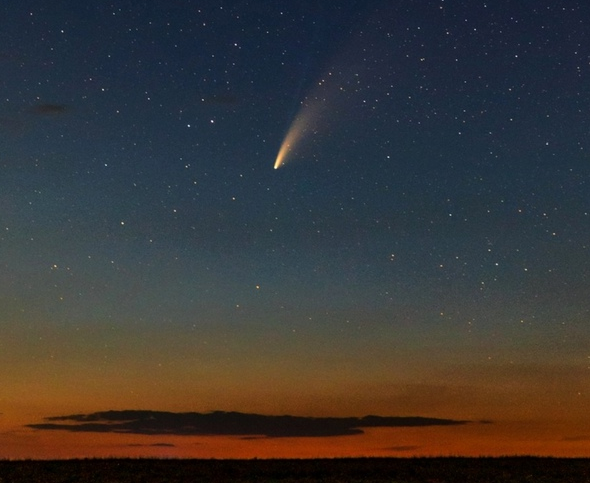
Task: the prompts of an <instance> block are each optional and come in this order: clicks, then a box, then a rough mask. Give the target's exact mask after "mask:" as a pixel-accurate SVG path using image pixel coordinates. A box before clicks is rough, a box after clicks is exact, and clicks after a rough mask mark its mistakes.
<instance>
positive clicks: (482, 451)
mask: <svg viewBox="0 0 590 483" xmlns="http://www.w3.org/2000/svg"><path fill="white" fill-rule="evenodd" d="M575 429H576V424H574V423H570V424H556V423H554V424H541V423H539V422H498V423H492V424H482V423H471V424H467V425H464V426H451V427H440V426H439V427H406V428H386V429H383V428H369V429H366V430H365V431H364V434H362V435H352V436H336V437H319V438H310V437H303V438H266V437H260V438H256V437H254V438H252V437H247V438H243V437H239V436H231V437H230V436H198V437H197V436H178V435H175V436H165V435H159V436H145V435H138V434H120V433H117V434H115V433H67V432H64V431H47V432H45V431H38V430H35V431H34V430H18V431H12V432H8V433H4V434H3V436H2V439H1V440H0V447H1V448H2V450H1V453H0V458H10V459H69V458H87V457H100V458H104V457H150V458H152V457H160V458H169V457H173V458H217V459H234V458H235V459H251V458H320V457H321V458H337V457H368V456H378V457H419V456H473V457H477V456H505V455H534V456H553V457H590V448H589V447H588V444H587V440H583V439H582V438H580V439H571V440H568V439H565V438H563V437H562V436H561V435H562V434H564V432H565V433H568V432H571V431H575Z"/></svg>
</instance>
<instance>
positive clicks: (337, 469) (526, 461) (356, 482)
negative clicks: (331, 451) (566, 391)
mask: <svg viewBox="0 0 590 483" xmlns="http://www.w3.org/2000/svg"><path fill="white" fill-rule="evenodd" d="M210 481H211V482H213V481H214V482H237V483H239V482H271V481H272V482H283V483H289V482H308V483H309V482H320V481H321V482H346V483H360V482H363V483H370V482H388V483H415V482H428V483H447V482H449V483H450V482H462V483H476V482H477V483H488V482H490V483H492V482H493V483H500V482H502V483H506V482H510V483H516V482H529V483H530V482H534V483H552V482H572V483H573V482H575V483H590V459H587V458H572V459H561V458H534V457H503V458H399V459H398V458H350V459H348V458H344V459H304V460H288V459H276V460H197V459H178V460H170V459H80V460H53V461H31V460H26V461H6V460H5V461H0V482H2V483H5V482H10V483H20V482H27V483H30V482H43V483H65V482H80V483H85V482H93V483H100V482H109V483H135V482H142V483H164V482H166V483H170V482H175V483H183V482H187V483H188V482H191V483H194V482H210Z"/></svg>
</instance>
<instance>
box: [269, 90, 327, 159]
mask: <svg viewBox="0 0 590 483" xmlns="http://www.w3.org/2000/svg"><path fill="white" fill-rule="evenodd" d="M322 107H323V106H322V103H321V102H320V100H319V99H318V98H317V97H314V98H312V99H311V100H310V99H309V98H308V99H306V100H305V101H304V102H303V103H302V105H301V108H300V109H299V112H298V113H297V115H296V116H295V119H294V120H293V122H292V123H291V126H289V129H288V130H287V134H285V137H284V139H283V142H282V143H281V147H280V148H279V152H278V154H277V157H276V159H275V164H274V169H279V168H280V167H281V166H284V165H285V163H286V162H287V161H289V159H290V158H291V156H292V155H293V154H294V153H295V152H296V147H297V146H299V145H300V144H302V142H303V140H304V139H305V138H307V137H308V135H309V133H310V132H311V133H314V134H315V133H316V132H317V126H318V124H319V121H320V119H321V115H320V114H321V111H322Z"/></svg>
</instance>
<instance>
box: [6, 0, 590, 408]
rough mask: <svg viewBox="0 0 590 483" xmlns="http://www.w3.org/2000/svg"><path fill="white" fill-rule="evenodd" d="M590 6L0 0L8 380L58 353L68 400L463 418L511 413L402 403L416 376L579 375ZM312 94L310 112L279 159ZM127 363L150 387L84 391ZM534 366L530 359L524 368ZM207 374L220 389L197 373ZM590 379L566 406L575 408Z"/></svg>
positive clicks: (589, 172) (473, 381) (585, 275)
mask: <svg viewBox="0 0 590 483" xmlns="http://www.w3.org/2000/svg"><path fill="white" fill-rule="evenodd" d="M589 18H590V5H586V4H585V3H584V2H578V1H557V2H555V1H545V0H542V1H537V2H534V3H531V4H528V3H526V2H518V3H514V2H509V1H503V0H500V1H493V2H491V1H490V2H484V1H474V2H466V1H464V2H450V1H443V0H437V1H434V0H428V1H396V2H355V1H342V2H337V4H334V3H330V2H320V3H318V2H307V1H303V2H283V1H279V2H270V3H268V2H261V1H255V0H243V1H235V2H230V1H221V2H192V1H188V0H186V1H180V0H177V1H170V2H158V1H137V2H134V1H123V0H117V1H113V2H107V3H104V2H98V3H90V4H89V3H85V2H74V1H71V0H61V1H58V2H51V4H48V3H47V2H41V1H35V0H25V1H22V2H7V3H6V4H4V5H2V6H1V7H0V45H1V47H0V71H1V72H2V75H1V76H0V92H1V96H0V170H1V171H0V172H1V176H0V271H1V273H0V323H2V324H4V325H6V327H7V330H8V332H7V334H10V336H9V338H10V340H8V339H7V341H6V342H1V341H0V345H1V346H3V349H2V350H4V351H8V352H7V354H8V355H7V356H6V357H7V358H8V359H7V360H10V361H12V362H11V364H12V366H11V367H12V368H11V371H12V372H13V373H14V372H16V373H18V374H19V377H18V378H16V379H14V378H12V379H11V380H14V382H13V384H14V385H18V387H23V385H24V386H25V387H26V386H27V384H28V381H30V380H32V378H34V377H35V376H34V374H37V373H38V371H41V372H43V371H44V370H45V369H44V368H46V367H47V364H51V362H50V361H53V360H56V359H58V360H59V361H60V364H62V365H63V366H61V367H62V369H61V371H58V372H53V371H50V372H51V374H53V375H52V376H51V377H50V378H49V381H51V383H52V384H58V385H59V384H61V383H62V382H63V381H66V380H67V381H73V380H76V377H78V372H77V371H78V370H79V368H80V367H84V368H86V369H87V370H88V371H89V374H90V376H89V381H90V382H87V384H88V385H89V388H87V391H89V392H88V394H89V396H88V398H82V399H80V402H79V406H80V405H81V406H84V407H80V408H79V409H76V408H71V411H82V412H84V411H87V412H91V411H98V410H107V409H134V408H136V407H138V406H141V407H142V408H145V409H155V410H174V409H182V410H195V411H203V410H207V409H223V410H255V411H259V410H265V411H269V412H277V411H280V410H283V408H284V410H286V411H289V412H292V413H296V412H299V413H302V414H303V413H304V415H310V414H311V415H314V414H316V413H317V414H331V411H333V407H334V405H333V403H327V402H325V401H328V400H330V401H333V400H334V399H337V400H342V401H343V402H342V403H341V406H340V407H341V409H340V410H338V411H336V413H338V414H339V415H351V413H353V412H354V413H355V414H354V415H360V414H356V413H358V412H359V411H361V412H366V413H371V412H374V413H380V414H384V413H387V414H390V413H391V414H393V413H398V412H400V411H401V412H409V413H411V414H414V413H419V412H421V411H422V412H425V413H426V414H425V415H427V416H434V417H447V416H448V417H456V418H460V419H468V418H471V417H477V418H490V417H497V415H499V414H502V411H503V408H502V406H501V404H499V405H497V406H494V407H488V406H486V404H483V403H482V400H484V399H485V397H484V398H483V399H480V398H477V401H474V402H473V404H472V405H469V409H466V408H465V407H463V406H462V404H461V403H459V402H456V404H455V403H448V404H447V403H446V402H445V403H441V404H442V406H441V408H442V409H444V410H445V413H444V414H442V413H440V412H439V411H438V410H437V409H436V408H435V407H434V406H436V405H434V406H433V407H432V408H431V407H429V408H426V409H425V408H422V407H421V406H420V405H419V403H417V402H416V401H418V398H417V399H413V398H412V397H410V398H409V399H408V401H409V402H407V405H406V406H404V405H403V404H402V407H401V409H400V411H398V409H396V407H392V408H391V410H388V408H389V407H391V405H389V403H387V401H391V400H397V399H396V397H397V396H396V394H398V392H399V391H402V392H403V390H402V389H400V388H403V387H405V386H404V385H405V384H423V385H425V386H427V387H430V386H431V385H436V384H440V385H442V386H444V387H446V388H448V387H452V388H455V387H459V386H460V387H462V388H465V387H467V388H470V389H469V390H470V391H473V392H475V393H477V394H480V393H481V392H482V391H483V392H485V391H484V390H483V389H482V385H483V386H485V387H488V388H489V387H492V386H493V387H495V386H496V385H497V386H498V387H499V386H501V387H502V388H506V387H512V385H511V384H516V385H517V386H518V385H520V386H522V387H524V388H525V389H524V390H528V391H530V392H532V393H534V392H535V391H537V390H540V389H539V388H540V387H541V384H542V381H543V380H544V379H547V378H548V377H549V378H550V377H553V376H551V374H556V373H557V372H558V369H556V368H559V371H561V370H562V369H563V367H562V366H563V365H566V366H567V367H568V368H571V369H572V371H573V372H575V373H576V374H577V373H578V372H576V371H579V372H580V374H584V372H583V371H584V370H586V371H587V368H588V361H589V360H590V359H588V357H590V352H589V349H588V345H587V343H585V342H584V341H586V340H588V339H587V338H588V335H590V334H589V333H588V322H589V321H588V316H589V308H590V304H589V302H588V300H589V298H588V293H589V283H590V281H589V270H590V194H589V186H588V180H589V176H590V157H589V155H590V152H589V150H590V145H589V138H588V133H589V127H590V126H589V122H588V113H589V112H590V83H589V82H588V77H589V74H590V47H589V45H590V43H589V42H588V37H589V35H590V26H589V24H588V19H589ZM307 103H310V104H313V105H315V106H316V107H315V109H316V111H313V113H312V114H309V113H308V114H307V116H308V117H309V118H310V119H311V118H313V122H309V130H308V131H307V132H306V134H305V135H304V136H303V138H302V140H301V142H300V143H298V146H297V148H298V149H297V150H295V151H294V153H293V155H292V156H290V159H289V161H288V162H287V163H286V164H285V166H284V167H281V168H280V169H278V170H274V169H273V163H274V162H275V157H276V156H277V152H278V150H279V148H280V146H281V143H282V141H283V138H284V136H285V134H286V132H287V131H288V129H289V126H290V124H291V123H292V122H293V121H294V119H295V118H296V116H297V114H298V113H300V112H302V111H300V109H302V110H303V112H304V113H305V110H306V109H307V108H306V107H305V106H306V105H307ZM302 106H303V107H302ZM310 112H311V111H310ZM299 144H300V145H299ZM39 341H44V342H42V343H40V342H39ZM163 341H165V342H163ZM203 344H206V346H207V349H206V350H205V351H204V352H201V350H202V347H203ZM253 354H255V355H253ZM228 361H231V362H228ZM490 361H491V362H490ZM150 364H160V366H159V367H167V368H168V369H167V371H168V372H167V373H166V374H167V375H166V377H164V376H163V375H162V376H158V375H156V376H154V377H155V382H154V379H150V378H149V377H148V376H149V375H150V374H152V375H153V371H152V372H150V371H151V369H150V367H151V365H150ZM490 364H491V367H492V369H491V370H492V373H493V374H496V376H493V377H492V376H489V374H488V373H486V374H488V376H485V377H484V376H482V373H481V372H478V371H480V369H481V370H484V369H482V368H484V367H485V371H487V370H489V365H490ZM111 365H112V366H111ZM119 366H126V367H129V368H133V370H131V369H129V371H130V372H129V374H128V375H127V376H126V377H127V378H115V379H117V381H119V382H118V383H116V384H115V383H113V384H114V387H118V386H117V384H120V385H121V387H126V385H131V386H133V387H135V389H134V391H135V393H134V394H136V396H129V395H128V394H127V395H126V396H125V397H121V398H120V399H119V398H118V397H117V396H116V395H115V394H114V393H113V395H112V397H107V396H105V397H104V401H103V404H102V405H101V406H100V407H98V404H96V405H93V404H92V403H91V402H90V401H91V400H92V397H93V396H92V394H94V393H96V394H98V393H100V394H104V391H105V387H106V385H108V384H109V377H108V376H107V375H106V372H105V370H106V369H105V367H112V368H113V370H114V368H115V367H119ZM459 366H460V367H465V366H470V367H471V368H472V369H471V370H469V371H466V372H464V373H462V372H461V371H459V372H457V371H458V370H456V367H459ZM524 366H526V367H527V368H530V367H535V368H536V371H537V373H538V377H531V378H528V376H527V378H526V381H524V382H523V380H521V379H519V378H521V377H522V374H523V371H521V370H520V369H518V370H516V369H515V370H516V373H515V374H514V377H512V376H510V374H512V373H511V372H510V370H512V369H507V368H514V367H518V368H522V367H524ZM269 367H272V368H273V369H272V370H271V371H270V372H271V373H272V375H268V374H267V373H266V371H267V370H268V369H267V368H269ZM265 368H266V369H265ZM410 368H411V369H410ZM453 368H455V369H453ZM443 369H444V370H443ZM197 370H198V372H199V374H201V377H203V378H204V380H205V383H204V385H203V387H202V388H199V387H194V388H193V387H192V386H190V387H188V388H186V387H184V386H182V383H180V382H178V381H179V380H182V379H184V377H185V375H186V374H189V373H192V372H191V371H197ZM527 370H528V369H527ZM134 371H135V372H134ZM318 371H319V372H320V373H322V374H323V376H322V378H324V377H325V378H327V379H329V380H330V381H332V382H331V385H328V386H325V385H323V384H322V383H321V382H320V380H323V379H322V378H320V379H318V380H314V374H317V373H318ZM441 371H442V372H441ZM445 371H447V372H445ZM485 371H484V372H485ZM494 371H496V372H494ZM505 371H508V372H505ZM556 371H557V372H556ZM107 372H108V371H107ZM525 372H526V371H525ZM58 373H59V376H58V375H57V374H58ZM500 373H501V374H504V376H502V377H499V376H497V374H500ZM0 374H2V372H0ZM445 374H446V375H445ZM449 374H459V375H455V376H452V377H450V376H449ZM506 374H509V375H508V376H507V375H506ZM527 374H528V372H527ZM160 377H161V379H160ZM300 377H301V378H303V379H304V381H303V380H299V378H300ZM486 377H489V379H486ZM494 377H495V378H494ZM587 377H588V376H587V373H586V376H585V378H584V377H583V376H580V377H579V378H577V379H575V382H572V381H568V382H567V387H564V386H562V385H560V386H559V388H558V389H555V390H554V392H551V393H550V394H549V395H547V396H546V397H547V401H556V400H557V399H558V398H562V399H560V401H562V402H561V403H560V404H563V405H564V407H567V408H569V409H568V411H569V412H571V413H572V414H574V415H576V414H578V412H577V411H578V410H579V407H580V406H578V404H579V403H580V399H579V398H577V396H576V397H574V396H573V395H575V394H576V393H577V392H578V386H582V385H583V384H585V383H586V382H588V381H587ZM148 380H149V381H150V382H147V381H148ZM17 381H18V383H17ZM92 381H93V382H92ZM215 381H217V382H215ZM244 381H250V382H248V383H245V382H244ZM272 381H281V382H280V384H278V386H277V388H276V391H274V392H273V391H271V394H270V395H269V396H268V398H267V399H266V403H265V405H264V407H260V405H259V404H258V403H257V402H256V398H257V396H256V395H257V394H259V392H260V391H263V388H267V387H272V386H273V384H274V383H273V382H272ZM482 381H485V382H483V383H482ZM515 381H516V382H515ZM243 384H246V387H247V392H248V393H249V394H250V396H248V397H242V398H240V397H236V396H235V394H234V390H233V389H231V387H232V385H235V387H238V386H239V387H242V385H243ZM298 384H300V385H301V387H302V392H303V395H302V396H301V400H300V401H299V402H297V403H293V404H291V403H289V402H288V400H289V396H288V394H289V387H293V386H294V385H298ZM366 384H370V385H372V386H371V387H373V388H374V389H372V390H374V391H375V392H376V393H377V394H379V395H380V396H379V398H378V400H379V401H380V402H377V403H375V404H373V402H372V399H371V397H369V396H368V395H367V394H365V395H359V394H360V393H363V391H361V390H360V389H358V388H359V387H365V385H366ZM527 384H528V385H529V386H530V387H529V386H527ZM563 384H565V382H564V383H563ZM152 385H156V386H158V387H161V388H162V389H161V392H162V394H161V395H159V396H157V397H154V402H153V404H149V405H148V406H149V407H147V406H146V405H145V404H143V405H142V404H140V401H143V400H144V399H141V398H140V396H139V394H143V395H144V396H145V395H146V394H148V393H149V391H148V390H147V389H146V388H148V387H152ZM228 385H229V386H230V389H228ZM35 387H36V386H35ZM170 387H174V388H176V389H174V390H180V389H179V388H181V387H183V389H182V391H186V392H187V393H190V394H191V397H190V398H188V400H187V402H186V407H184V406H182V405H181V406H182V407H180V406H179V405H178V403H177V399H174V398H171V399H170V398H167V397H166V395H165V394H166V391H167V390H168V389H170ZM318 387H321V388H322V389H321V390H318ZM527 387H528V389H526V388H527ZM163 388H168V389H163ZM486 390H488V389H486ZM503 390H504V389H503ZM507 390H508V389H507ZM511 390H512V389H510V391H511ZM146 391H147V392H146ZM170 391H172V392H174V391H173V390H172V389H170ZM318 391H319V393H318ZM359 391H360V392H359ZM263 392H264V391H263ZM17 393H18V391H17ZM49 393H50V394H53V393H52V392H51V391H49ZM205 393H206V394H207V395H206V396H205V395H204V394H205ZM570 393H571V394H570ZM106 394H110V392H109V391H106ZM216 394H221V395H222V396H220V397H219V398H217V396H215V395H216ZM314 394H315V395H314ZM470 394H471V392H470ZM64 397H65V396H64ZM135 397H136V398H137V399H134V398H135ZM142 397H143V396H142ZM518 397H519V396H518V391H516V392H515V395H514V398H516V399H518ZM316 398H317V400H316ZM322 398H324V399H322ZM347 398H349V399H347ZM585 398H586V399H585V401H586V402H587V401H588V400H587V398H588V396H587V395H586V396H585ZM45 399H46V403H44V404H45V406H43V407H47V408H49V409H48V411H50V412H51V411H54V412H57V413H58V414H59V413H60V412H62V413H64V412H65V413H68V412H70V409H67V410H66V409H64V410H63V411H62V410H61V409H59V408H60V407H61V406H60V405H61V404H62V403H63V401H62V399H63V398H62V397H61V396H59V395H48V396H47V397H46V398H44V400H45ZM15 400H16V401H17V403H15V404H16V406H17V407H18V408H20V406H19V405H22V406H23V407H28V404H30V401H25V400H22V401H21V400H20V399H19V398H18V397H17V396H15ZM101 400H102V399H101ZM322 401H324V402H322ZM217 402H219V404H218V405H217ZM1 403H2V400H1V399H0V404H1ZM414 403H416V404H417V405H416V406H415V411H413V409H412V408H413V407H414V406H412V404H414ZM404 404H406V403H404ZM105 405H106V407H105ZM95 406H96V407H95ZM213 406H215V407H213ZM217 406H221V407H217ZM550 406H551V404H550V403H549V402H547V404H546V405H542V404H541V405H540V406H539V407H538V408H537V409H534V408H533V409H532V410H531V411H532V412H533V413H534V414H538V415H540V416H539V417H542V418H549V419H550V418H551V417H554V416H555V415H554V414H551V415H550V414H549V412H548V410H547V407H550ZM347 408H349V410H347ZM423 409H424V411H423ZM0 411H2V409H1V407H0ZM15 411H16V409H15ZM19 411H20V409H19ZM22 411H24V410H22ZM22 411H21V412H22ZM17 412H18V411H17ZM341 412H342V413H346V414H340V413H341ZM466 413H468V414H466ZM488 413H492V414H491V415H488ZM516 413H517V414H516V416H515V417H521V416H522V415H523V414H525V413H526V414H529V409H526V410H525V409H522V411H521V412H518V411H516ZM576 417H577V416H576Z"/></svg>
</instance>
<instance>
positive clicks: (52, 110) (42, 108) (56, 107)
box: [29, 104, 68, 116]
mask: <svg viewBox="0 0 590 483" xmlns="http://www.w3.org/2000/svg"><path fill="white" fill-rule="evenodd" d="M67 110H68V107H67V106H66V105H64V104H37V105H36V106H33V107H31V109H30V110H29V112H30V113H31V114H38V115H42V116H54V115H57V114H63V113H65V112H66V111H67Z"/></svg>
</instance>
